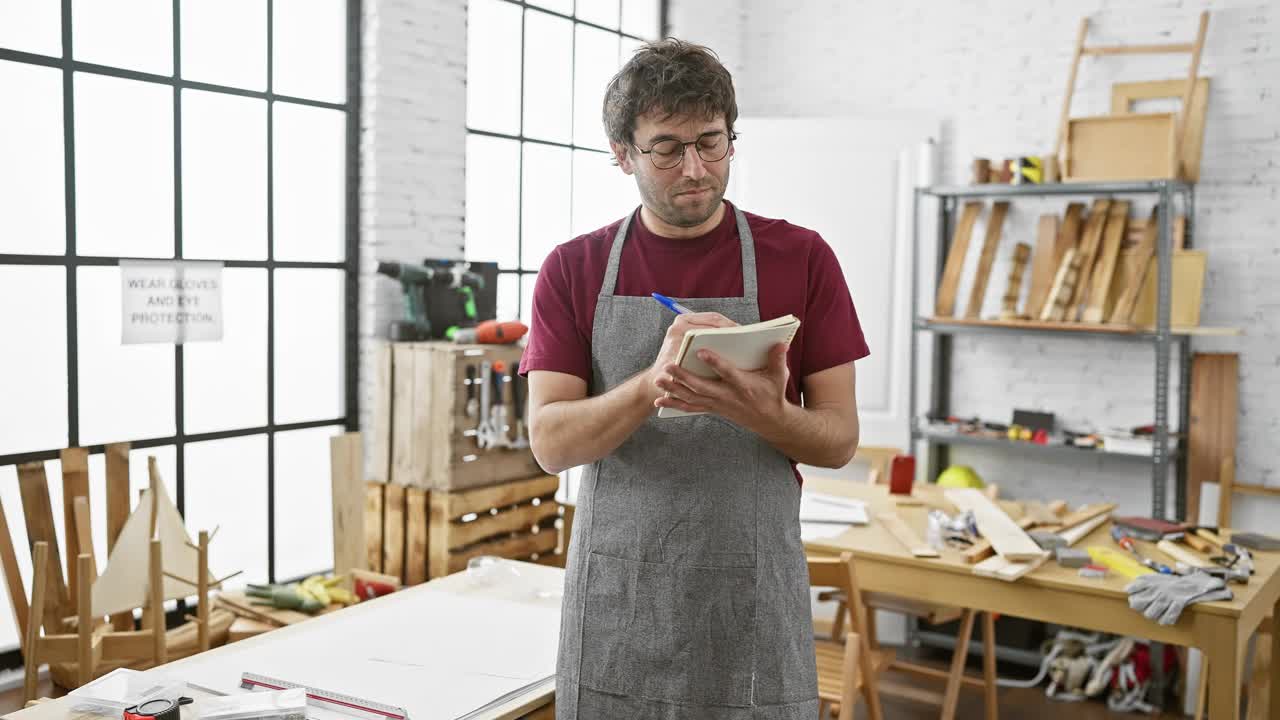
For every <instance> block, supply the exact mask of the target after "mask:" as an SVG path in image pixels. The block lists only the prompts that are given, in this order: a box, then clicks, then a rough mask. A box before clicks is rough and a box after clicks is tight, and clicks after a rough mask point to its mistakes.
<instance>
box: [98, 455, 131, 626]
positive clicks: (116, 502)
mask: <svg viewBox="0 0 1280 720" xmlns="http://www.w3.org/2000/svg"><path fill="white" fill-rule="evenodd" d="M103 454H104V455H105V456H106V465H107V553H108V557H110V552H111V550H112V549H114V548H115V546H116V538H117V537H119V536H120V531H121V530H123V529H124V523H125V521H126V520H128V519H129V511H130V510H131V507H130V502H129V443H113V444H111V445H107V446H106V447H105V448H104V452H103ZM111 627H113V628H115V629H116V630H119V631H128V630H133V613H131V612H122V613H116V614H115V615H112V616H111Z"/></svg>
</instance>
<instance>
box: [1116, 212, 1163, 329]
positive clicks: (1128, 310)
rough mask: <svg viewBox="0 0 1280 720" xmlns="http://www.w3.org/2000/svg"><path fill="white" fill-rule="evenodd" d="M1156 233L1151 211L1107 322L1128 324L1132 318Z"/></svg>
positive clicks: (1153, 216)
mask: <svg viewBox="0 0 1280 720" xmlns="http://www.w3.org/2000/svg"><path fill="white" fill-rule="evenodd" d="M1157 232H1158V228H1157V227H1156V210H1154V209H1153V210H1152V211H1151V218H1150V219H1148V220H1147V223H1146V227H1145V228H1144V229H1143V232H1142V240H1141V241H1139V243H1138V247H1137V249H1136V250H1135V252H1134V259H1133V267H1132V268H1131V270H1130V273H1129V275H1128V276H1127V277H1125V278H1124V290H1123V292H1122V293H1121V294H1120V297H1119V299H1117V300H1116V306H1115V308H1114V309H1113V310H1112V311H1111V316H1110V317H1109V318H1107V322H1109V323H1128V322H1129V321H1130V320H1131V319H1132V318H1133V309H1134V307H1135V306H1136V305H1137V304H1138V293H1139V292H1140V291H1141V290H1142V283H1143V281H1144V280H1145V279H1146V277H1147V268H1149V267H1150V266H1151V257H1152V256H1153V255H1154V254H1155V250H1156V235H1157Z"/></svg>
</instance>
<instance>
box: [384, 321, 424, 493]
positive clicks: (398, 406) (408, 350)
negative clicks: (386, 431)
mask: <svg viewBox="0 0 1280 720" xmlns="http://www.w3.org/2000/svg"><path fill="white" fill-rule="evenodd" d="M391 352H392V357H393V363H394V368H395V369H394V371H393V373H392V383H393V388H394V389H393V392H394V394H395V397H397V398H399V399H400V402H397V403H395V405H394V407H392V409H391V413H392V421H391V423H392V428H393V429H392V432H391V478H390V484H393V485H400V486H405V485H412V484H416V483H417V482H418V481H422V480H424V478H415V473H417V472H419V471H421V470H423V469H424V468H423V467H422V465H421V464H420V463H419V462H417V458H416V457H415V450H417V451H419V452H423V450H422V449H421V442H420V438H418V437H417V436H416V435H415V434H414V430H413V428H414V422H415V412H414V411H415V409H416V408H418V407H420V406H421V405H423V404H425V400H424V398H422V397H420V396H419V395H418V390H417V388H416V386H415V385H414V380H415V363H416V362H417V358H418V354H417V352H416V351H415V349H414V346H413V344H411V343H395V344H393V345H392V349H391ZM422 440H425V438H423V439H422Z"/></svg>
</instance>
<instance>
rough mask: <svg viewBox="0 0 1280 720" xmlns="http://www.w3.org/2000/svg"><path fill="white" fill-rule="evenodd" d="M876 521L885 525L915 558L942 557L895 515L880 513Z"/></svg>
mask: <svg viewBox="0 0 1280 720" xmlns="http://www.w3.org/2000/svg"><path fill="white" fill-rule="evenodd" d="M876 519H877V520H879V521H880V524H881V525H884V528H885V529H886V530H888V531H889V534H890V535H892V536H893V537H894V539H895V540H897V541H898V542H899V543H901V544H902V547H904V548H906V550H907V552H910V553H911V554H912V555H913V556H915V557H941V556H940V555H939V554H938V551H937V550H934V549H933V548H931V547H929V546H928V545H926V544H925V542H924V541H923V540H921V539H920V536H919V535H916V532H915V530H912V529H911V526H909V525H907V523H906V522H905V521H903V519H902V518H900V517H898V516H897V515H895V514H894V513H880V514H879V515H876Z"/></svg>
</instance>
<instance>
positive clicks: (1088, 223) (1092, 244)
mask: <svg viewBox="0 0 1280 720" xmlns="http://www.w3.org/2000/svg"><path fill="white" fill-rule="evenodd" d="M1110 210H1111V200H1110V199H1109V198H1098V199H1097V200H1094V201H1093V207H1092V208H1091V209H1090V210H1089V217H1088V219H1086V220H1085V223H1084V234H1083V235H1082V236H1081V238H1080V252H1079V255H1080V276H1079V280H1077V281H1076V284H1075V289H1074V291H1073V292H1072V293H1071V299H1070V301H1068V303H1067V313H1066V318H1065V319H1067V320H1075V319H1076V308H1077V307H1079V305H1080V302H1081V301H1082V300H1084V294H1085V292H1086V289H1087V288H1088V286H1089V278H1090V277H1092V275H1093V262H1094V260H1095V259H1096V258H1097V256H1098V248H1099V246H1101V245H1102V233H1103V231H1104V230H1105V229H1106V226H1107V214H1108V211H1110Z"/></svg>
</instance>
